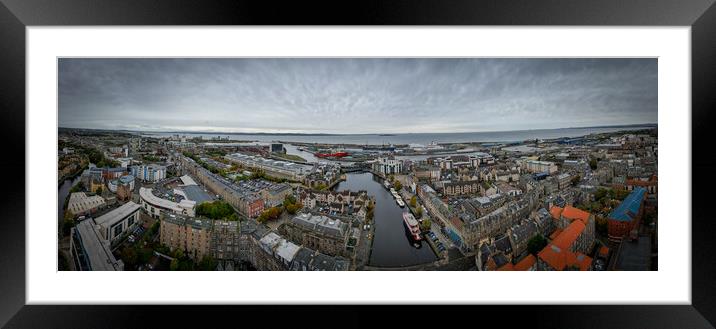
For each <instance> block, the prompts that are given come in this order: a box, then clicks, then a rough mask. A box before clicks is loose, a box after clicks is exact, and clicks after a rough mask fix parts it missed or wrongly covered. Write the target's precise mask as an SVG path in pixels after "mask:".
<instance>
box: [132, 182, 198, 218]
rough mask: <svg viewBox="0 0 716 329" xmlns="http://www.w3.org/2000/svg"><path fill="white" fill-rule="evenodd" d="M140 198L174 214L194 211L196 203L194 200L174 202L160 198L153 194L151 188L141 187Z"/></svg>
mask: <svg viewBox="0 0 716 329" xmlns="http://www.w3.org/2000/svg"><path fill="white" fill-rule="evenodd" d="M139 196H140V197H141V198H142V199H143V200H144V201H146V202H148V203H150V204H152V205H154V206H157V207H160V208H164V209H168V210H171V211H174V212H178V213H182V212H183V211H184V210H187V209H193V208H194V206H195V205H196V202H195V201H193V200H186V199H185V200H181V201H180V202H174V201H171V200H167V199H163V198H160V197H158V196H156V195H154V193H152V189H151V188H145V187H140V188H139Z"/></svg>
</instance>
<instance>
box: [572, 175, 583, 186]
mask: <svg viewBox="0 0 716 329" xmlns="http://www.w3.org/2000/svg"><path fill="white" fill-rule="evenodd" d="M580 180H582V177H580V176H579V175H576V176H574V177H572V181H571V183H572V186H577V184H579V181H580Z"/></svg>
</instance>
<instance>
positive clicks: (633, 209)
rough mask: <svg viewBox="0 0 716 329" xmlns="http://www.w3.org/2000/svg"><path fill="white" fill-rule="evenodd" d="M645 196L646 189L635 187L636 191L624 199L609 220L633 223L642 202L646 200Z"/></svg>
mask: <svg viewBox="0 0 716 329" xmlns="http://www.w3.org/2000/svg"><path fill="white" fill-rule="evenodd" d="M645 194H646V189H645V188H643V187H635V188H634V190H633V191H632V192H631V193H629V195H628V196H627V197H626V198H625V199H624V201H622V203H621V204H619V206H617V207H616V208H614V210H612V212H611V213H610V214H609V219H612V220H616V221H620V222H628V221H631V220H632V219H633V218H634V216H636V214H638V213H639V209H640V208H641V202H642V200H644V195H645Z"/></svg>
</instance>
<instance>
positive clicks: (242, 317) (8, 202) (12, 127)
mask: <svg viewBox="0 0 716 329" xmlns="http://www.w3.org/2000/svg"><path fill="white" fill-rule="evenodd" d="M0 2H1V3H2V5H0V111H2V124H3V129H1V130H0V137H1V138H2V139H1V140H2V146H3V154H2V156H1V157H0V170H1V172H2V173H3V174H4V175H3V183H4V184H3V188H2V189H0V191H2V192H0V193H2V195H0V200H1V201H0V202H2V206H3V207H2V209H3V214H4V216H2V218H1V219H0V221H1V223H2V224H3V225H2V226H0V234H1V235H2V236H1V237H0V324H3V323H5V324H6V326H7V327H13V328H14V327H22V328H25V327H33V328H34V327H68V328H85V327H87V328H98V327H102V328H106V327H112V328H127V327H141V328H148V327H166V326H172V325H175V324H179V325H180V326H181V327H185V326H192V327H197V328H205V327H217V326H262V327H265V326H268V327H277V326H279V325H280V326H291V327H303V326H311V327H314V326H321V327H324V326H330V327H359V326H360V327H367V326H371V327H374V326H379V327H384V326H401V327H405V326H409V327H427V326H441V327H448V326H449V327H456V326H470V327H477V326H498V327H503V326H507V327H514V326H525V327H548V328H712V327H713V326H712V325H710V324H709V323H716V280H715V278H716V266H715V264H716V242H714V240H715V239H714V238H713V236H714V234H715V233H716V224H714V221H716V218H714V216H713V215H712V213H713V208H712V207H710V205H711V202H713V201H712V200H713V198H714V196H713V194H712V193H710V192H711V190H712V189H713V187H715V186H716V178H715V177H716V175H714V173H713V169H714V168H715V165H716V155H715V154H714V147H713V143H714V141H716V139H715V138H713V136H712V134H711V133H710V129H711V128H712V127H714V125H713V124H714V120H713V117H714V115H713V114H712V111H711V110H712V109H713V108H714V105H716V90H714V86H716V84H714V82H716V81H714V80H716V63H715V61H716V60H715V59H714V58H716V6H713V2H714V1H713V0H698V1H678V0H639V1H617V0H603V1H577V0H571V1H570V0H565V1H534V0H533V1H529V0H524V1H465V0H459V1H424V0H403V1H353V2H345V1H332V2H315V1H292V2H287V3H282V2H277V1H253V2H249V1H181V0H174V1H172V0H166V1H150V0H144V1H136V0H125V1H106V0H32V1H27V0H25V1H21V0H0ZM294 24H295V25H562V26H565V25H658V26H663V25H668V26H676V25H680V26H691V27H692V30H691V33H692V44H691V45H692V63H691V64H692V111H691V119H692V145H691V155H692V158H691V159H679V160H680V161H682V163H683V168H682V170H684V171H688V170H689V169H690V170H691V173H692V179H691V186H692V190H691V191H681V192H682V193H688V194H690V195H691V200H692V204H691V205H690V206H691V214H692V218H691V222H692V237H693V241H692V259H691V264H692V305H683V306H672V305H668V306H638V305H630V306H625V305H609V306H605V305H601V306H600V305H578V306H576V305H564V306H454V305H451V306H400V307H399V308H400V309H397V307H385V306H331V305H322V306H312V307H309V306H293V307H287V306H277V305H261V306H246V305H244V306H217V305H212V306H174V307H169V306H148V305H133V306H25V305H24V304H25V259H24V258H25V254H24V251H25V209H24V207H25V201H26V200H25V199H26V197H32V196H26V195H25V178H26V176H25V175H31V174H32V173H31V172H27V171H25V156H26V153H25V151H26V149H25V143H24V141H25V26H38V25H294ZM47 110H48V111H55V109H47ZM683 111H684V115H688V114H689V113H688V111H689V110H688V109H687V108H685V109H683ZM661 138H668V136H663V135H662V136H661ZM684 147H686V145H684ZM689 167H690V168H689ZM660 202H661V203H662V204H663V203H668V202H670V200H663V199H662V200H660ZM670 206H673V205H670ZM677 206H684V207H687V206H688V205H677ZM662 220H673V221H680V222H684V224H686V223H688V221H689V218H686V217H685V218H662ZM237 280H238V279H237ZM130 284H131V282H127V286H129V285H130ZM263 284H270V283H269V282H266V283H263ZM345 284H353V283H350V282H346V283H345ZM474 284H490V283H489V282H482V281H481V279H480V278H479V276H477V275H476V279H475V282H474ZM535 284H539V283H537V282H536V283H535ZM586 284H590V285H608V284H609V282H604V281H597V282H588V283H586ZM638 284H640V283H639V282H634V285H638ZM663 284H665V285H666V284H669V282H664V283H663ZM112 286H115V285H114V284H113V285H112ZM177 289H201V283H200V282H199V283H187V285H186V286H182V287H177ZM554 289H571V288H570V287H559V286H556V287H554ZM504 293H505V294H506V295H510V294H513V293H516V292H512V291H510V287H509V286H506V287H504ZM408 315H409V316H408Z"/></svg>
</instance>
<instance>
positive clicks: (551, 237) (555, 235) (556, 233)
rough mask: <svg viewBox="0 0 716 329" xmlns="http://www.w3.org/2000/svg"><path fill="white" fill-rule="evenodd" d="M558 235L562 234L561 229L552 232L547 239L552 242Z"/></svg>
mask: <svg viewBox="0 0 716 329" xmlns="http://www.w3.org/2000/svg"><path fill="white" fill-rule="evenodd" d="M560 234H562V229H561V228H558V229H556V230H554V232H552V234H550V235H549V239H550V240H554V239H556V238H557V237H558V236H559V235H560Z"/></svg>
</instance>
